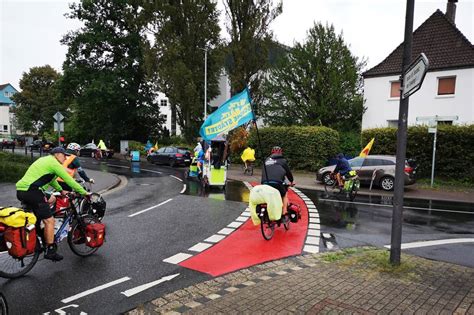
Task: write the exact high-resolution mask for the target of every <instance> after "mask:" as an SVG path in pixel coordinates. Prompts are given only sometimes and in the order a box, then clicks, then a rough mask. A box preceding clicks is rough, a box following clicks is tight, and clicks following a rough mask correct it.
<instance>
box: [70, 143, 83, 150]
mask: <svg viewBox="0 0 474 315" xmlns="http://www.w3.org/2000/svg"><path fill="white" fill-rule="evenodd" d="M67 149H68V150H72V151H79V150H80V149H81V146H80V145H79V144H77V143H75V142H71V143H69V144H68V145H67Z"/></svg>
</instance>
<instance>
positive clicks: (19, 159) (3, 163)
mask: <svg viewBox="0 0 474 315" xmlns="http://www.w3.org/2000/svg"><path fill="white" fill-rule="evenodd" d="M31 163H32V160H31V158H30V157H25V156H21V155H18V154H12V153H6V152H0V182H17V181H18V180H19V179H20V178H22V177H23V175H24V174H25V172H26V170H27V169H28V167H29V166H30V164H31Z"/></svg>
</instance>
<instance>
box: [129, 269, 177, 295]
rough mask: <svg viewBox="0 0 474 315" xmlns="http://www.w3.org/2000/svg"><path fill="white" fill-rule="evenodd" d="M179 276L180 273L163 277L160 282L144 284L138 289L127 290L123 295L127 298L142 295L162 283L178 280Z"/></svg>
mask: <svg viewBox="0 0 474 315" xmlns="http://www.w3.org/2000/svg"><path fill="white" fill-rule="evenodd" d="M177 276H179V273H177V274H174V275H170V276H166V277H163V278H161V279H159V280H156V281H153V282H149V283H145V284H142V285H140V286H138V287H135V288H132V289H130V290H127V291H124V292H122V294H123V295H125V296H126V297H131V296H132V295H135V294H137V293H140V292H142V291H145V290H148V289H149V288H151V287H154V286H155V285H158V284H160V283H162V282H165V281H170V280H171V279H173V278H176V277H177Z"/></svg>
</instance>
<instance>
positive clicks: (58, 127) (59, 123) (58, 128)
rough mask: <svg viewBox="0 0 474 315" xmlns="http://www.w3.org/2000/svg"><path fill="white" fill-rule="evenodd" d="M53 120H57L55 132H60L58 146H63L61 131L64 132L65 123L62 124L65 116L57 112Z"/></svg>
mask: <svg viewBox="0 0 474 315" xmlns="http://www.w3.org/2000/svg"><path fill="white" fill-rule="evenodd" d="M53 118H54V120H55V122H54V131H57V132H58V145H59V146H60V145H61V131H62V132H64V123H63V122H62V121H63V119H64V116H63V114H61V113H60V112H56V114H54V115H53Z"/></svg>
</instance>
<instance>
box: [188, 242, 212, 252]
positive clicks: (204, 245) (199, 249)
mask: <svg viewBox="0 0 474 315" xmlns="http://www.w3.org/2000/svg"><path fill="white" fill-rule="evenodd" d="M211 246H212V244H207V243H197V244H196V245H194V246H193V247H191V248H189V249H188V250H190V251H192V252H202V251H203V250H205V249H208V248H209V247H211Z"/></svg>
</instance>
